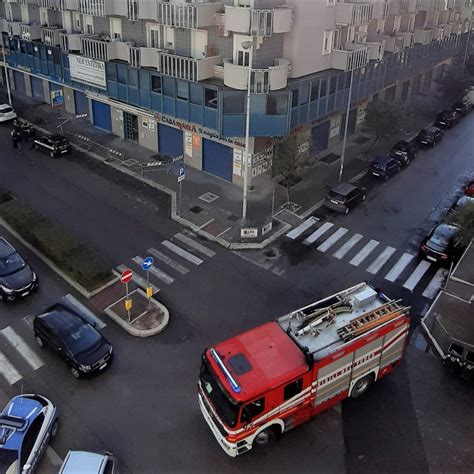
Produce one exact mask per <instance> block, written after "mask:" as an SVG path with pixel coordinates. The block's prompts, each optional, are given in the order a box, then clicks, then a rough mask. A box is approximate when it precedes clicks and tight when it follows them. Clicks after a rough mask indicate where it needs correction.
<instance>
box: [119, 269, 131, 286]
mask: <svg viewBox="0 0 474 474" xmlns="http://www.w3.org/2000/svg"><path fill="white" fill-rule="evenodd" d="M132 277H133V272H132V270H130V269H128V268H127V270H124V271H123V272H122V275H120V281H121V282H122V283H128V282H129V281H130V280H131V279H132Z"/></svg>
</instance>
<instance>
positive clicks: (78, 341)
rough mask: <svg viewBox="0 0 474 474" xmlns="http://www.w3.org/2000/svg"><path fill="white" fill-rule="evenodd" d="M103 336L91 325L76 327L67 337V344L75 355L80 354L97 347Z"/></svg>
mask: <svg viewBox="0 0 474 474" xmlns="http://www.w3.org/2000/svg"><path fill="white" fill-rule="evenodd" d="M101 339H102V336H101V335H100V334H99V333H98V332H97V331H96V330H95V329H94V328H93V327H92V326H91V325H90V324H81V325H80V326H76V327H75V328H74V329H73V330H72V331H71V332H70V333H68V334H67V335H66V337H65V341H64V342H65V344H66V346H67V347H68V349H69V350H70V351H71V352H72V353H73V354H80V353H81V352H85V351H87V350H89V349H90V348H92V347H94V346H96V345H97V344H98V343H99V342H100V340H101Z"/></svg>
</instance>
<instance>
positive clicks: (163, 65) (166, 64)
mask: <svg viewBox="0 0 474 474" xmlns="http://www.w3.org/2000/svg"><path fill="white" fill-rule="evenodd" d="M220 61H221V57H220V56H212V57H210V58H203V59H194V58H186V57H184V56H178V55H176V54H171V53H165V52H163V51H160V52H159V71H160V72H161V73H162V74H164V75H166V76H171V77H175V78H177V79H184V80H187V81H193V82H198V81H202V80H204V79H209V78H211V77H213V75H214V66H215V65H216V64H217V63H218V62H220Z"/></svg>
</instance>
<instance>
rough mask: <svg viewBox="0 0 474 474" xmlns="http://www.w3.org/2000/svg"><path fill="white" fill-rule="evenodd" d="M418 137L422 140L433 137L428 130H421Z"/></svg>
mask: <svg viewBox="0 0 474 474" xmlns="http://www.w3.org/2000/svg"><path fill="white" fill-rule="evenodd" d="M420 135H421V136H422V137H423V138H430V137H432V136H433V133H432V132H431V131H430V130H422V131H421V134H420Z"/></svg>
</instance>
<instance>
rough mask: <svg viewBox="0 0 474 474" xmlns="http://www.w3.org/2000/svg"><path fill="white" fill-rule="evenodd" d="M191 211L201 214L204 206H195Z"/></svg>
mask: <svg viewBox="0 0 474 474" xmlns="http://www.w3.org/2000/svg"><path fill="white" fill-rule="evenodd" d="M189 210H190V211H191V212H194V214H199V213H200V212H202V211H204V209H203V208H202V207H199V206H193V207H192V208H191V209H189Z"/></svg>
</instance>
